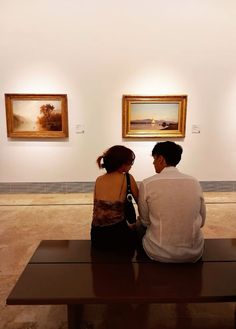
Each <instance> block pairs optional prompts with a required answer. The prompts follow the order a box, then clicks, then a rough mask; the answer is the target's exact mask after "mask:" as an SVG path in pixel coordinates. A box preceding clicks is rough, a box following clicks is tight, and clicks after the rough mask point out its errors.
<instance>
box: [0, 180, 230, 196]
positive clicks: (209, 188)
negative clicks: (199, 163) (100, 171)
mask: <svg viewBox="0 0 236 329" xmlns="http://www.w3.org/2000/svg"><path fill="white" fill-rule="evenodd" d="M200 184H201V186H202V189H203V191H204V192H236V181H202V182H200ZM93 188H94V182H44V183H43V182H26V183H23V182H21V183H0V193H1V194H17V193H45V194H46V193H91V192H92V191H93Z"/></svg>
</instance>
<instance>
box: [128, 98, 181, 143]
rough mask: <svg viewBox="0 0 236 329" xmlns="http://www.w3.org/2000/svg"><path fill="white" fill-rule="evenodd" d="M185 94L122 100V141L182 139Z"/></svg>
mask: <svg viewBox="0 0 236 329" xmlns="http://www.w3.org/2000/svg"><path fill="white" fill-rule="evenodd" d="M186 109H187V95H177V96H133V95H123V98H122V136H123V138H156V137H157V138H159V137H165V138H166V137H168V138H169V137H175V138H176V137H180V138H181V137H182V138H183V137H185V125H186Z"/></svg>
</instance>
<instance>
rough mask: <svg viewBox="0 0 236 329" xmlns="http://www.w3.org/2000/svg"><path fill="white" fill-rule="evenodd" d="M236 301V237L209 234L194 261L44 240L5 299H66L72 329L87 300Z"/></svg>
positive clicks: (81, 242)
mask: <svg viewBox="0 0 236 329" xmlns="http://www.w3.org/2000/svg"><path fill="white" fill-rule="evenodd" d="M235 301H236V239H209V240H205V249H204V254H203V257H202V260H200V261H199V262H197V263H195V264H164V263H159V262H154V261H151V260H150V259H149V258H147V256H146V255H145V254H142V253H141V254H140V253H139V252H137V251H134V252H130V253H127V252H126V251H119V252H118V251H106V252H104V251H99V250H94V249H93V248H91V244H90V241H88V240H53V241H47V240H44V241H42V242H41V243H40V244H39V246H38V248H37V249H36V251H35V253H34V254H33V256H32V258H31V259H30V261H29V263H28V264H27V266H26V268H25V270H24V271H23V273H22V274H21V276H20V278H19V280H18V281H17V283H16V285H15V287H14V288H13V290H12V291H11V293H10V295H9V296H8V298H7V301H6V302H7V304H8V305H58V304H66V305H67V307H68V328H69V329H74V328H79V327H80V321H81V314H82V307H83V305H84V304H99V303H104V304H109V303H136V304H137V303H195V302H196V303H199V302H200V303H208V302H235ZM235 325H236V322H235Z"/></svg>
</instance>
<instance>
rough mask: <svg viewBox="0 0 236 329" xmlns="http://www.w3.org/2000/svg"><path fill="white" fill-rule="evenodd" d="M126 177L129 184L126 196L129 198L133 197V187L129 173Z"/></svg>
mask: <svg viewBox="0 0 236 329" xmlns="http://www.w3.org/2000/svg"><path fill="white" fill-rule="evenodd" d="M125 176H126V182H127V192H126V196H128V195H131V196H132V192H131V186H130V175H129V173H126V174H125Z"/></svg>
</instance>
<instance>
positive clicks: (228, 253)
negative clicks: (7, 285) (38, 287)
mask: <svg viewBox="0 0 236 329" xmlns="http://www.w3.org/2000/svg"><path fill="white" fill-rule="evenodd" d="M202 261H204V262H210V261H224V262H225V261H236V239H205V247H204V253H203V256H202ZM92 262H93V263H95V262H96V263H107V262H108V263H124V262H132V263H135V262H137V263H140V262H145V263H146V262H152V260H150V258H148V257H147V256H146V254H144V253H140V252H137V250H135V251H134V252H129V253H128V252H127V251H126V250H116V251H114V250H106V252H104V251H101V250H96V249H92V248H91V241H90V240H43V241H41V242H40V244H39V246H38V248H37V249H36V251H35V252H34V254H33V256H32V257H31V259H30V261H29V263H30V264H35V263H36V264H37V263H92Z"/></svg>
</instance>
